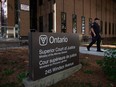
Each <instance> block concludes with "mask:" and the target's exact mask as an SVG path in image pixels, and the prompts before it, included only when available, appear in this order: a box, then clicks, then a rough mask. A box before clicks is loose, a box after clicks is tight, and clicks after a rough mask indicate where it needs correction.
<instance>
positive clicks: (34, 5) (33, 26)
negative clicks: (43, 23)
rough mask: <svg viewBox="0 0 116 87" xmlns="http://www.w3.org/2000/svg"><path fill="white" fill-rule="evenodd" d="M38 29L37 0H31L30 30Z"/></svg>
mask: <svg viewBox="0 0 116 87" xmlns="http://www.w3.org/2000/svg"><path fill="white" fill-rule="evenodd" d="M35 30H37V0H30V31H31V32H35Z"/></svg>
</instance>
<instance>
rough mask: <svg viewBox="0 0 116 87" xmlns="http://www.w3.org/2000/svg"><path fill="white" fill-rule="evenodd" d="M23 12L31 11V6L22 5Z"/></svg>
mask: <svg viewBox="0 0 116 87" xmlns="http://www.w3.org/2000/svg"><path fill="white" fill-rule="evenodd" d="M21 10H24V11H29V5H25V4H21Z"/></svg>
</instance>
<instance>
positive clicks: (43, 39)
mask: <svg viewBox="0 0 116 87" xmlns="http://www.w3.org/2000/svg"><path fill="white" fill-rule="evenodd" d="M39 44H40V46H46V45H47V44H48V37H47V36H46V35H40V37H39Z"/></svg>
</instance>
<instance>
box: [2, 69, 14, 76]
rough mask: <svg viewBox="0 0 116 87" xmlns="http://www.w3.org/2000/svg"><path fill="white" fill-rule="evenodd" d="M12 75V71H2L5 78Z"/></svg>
mask: <svg viewBox="0 0 116 87" xmlns="http://www.w3.org/2000/svg"><path fill="white" fill-rule="evenodd" d="M13 73H14V71H13V70H12V69H5V70H4V71H2V74H3V75H6V76H9V75H11V74H13Z"/></svg>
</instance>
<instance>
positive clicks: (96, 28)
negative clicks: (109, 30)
mask: <svg viewBox="0 0 116 87" xmlns="http://www.w3.org/2000/svg"><path fill="white" fill-rule="evenodd" d="M91 36H92V41H91V42H90V44H89V45H88V46H87V50H88V51H90V48H91V46H92V45H93V44H94V43H95V42H96V41H97V52H103V51H102V50H101V47H100V43H101V36H100V25H99V18H95V19H94V22H93V24H92V26H91Z"/></svg>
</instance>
